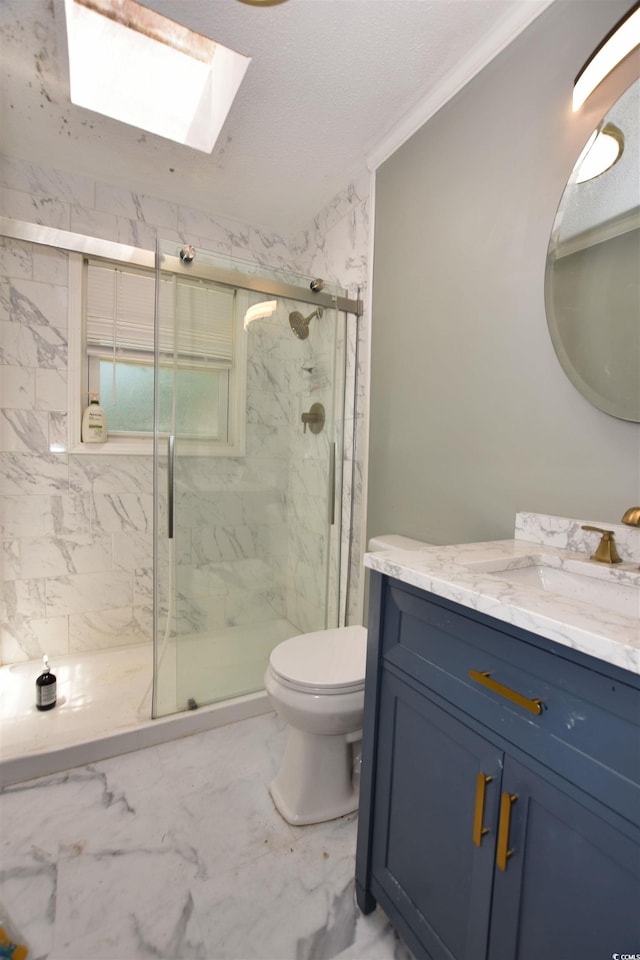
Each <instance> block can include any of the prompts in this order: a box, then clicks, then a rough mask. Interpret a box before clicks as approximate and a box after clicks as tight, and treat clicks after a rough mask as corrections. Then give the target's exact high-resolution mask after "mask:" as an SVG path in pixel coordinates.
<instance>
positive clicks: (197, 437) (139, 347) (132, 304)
mask: <svg viewBox="0 0 640 960" xmlns="http://www.w3.org/2000/svg"><path fill="white" fill-rule="evenodd" d="M81 272H82V277H81V280H82V291H83V295H82V298H81V302H82V304H83V311H82V312H83V323H82V324H81V329H82V330H83V336H82V338H81V339H82V348H81V358H80V363H79V371H80V377H79V380H80V388H81V389H80V395H81V397H82V402H81V409H84V407H85V406H86V403H87V399H88V395H89V394H90V393H96V394H98V396H99V398H100V404H101V406H102V407H103V408H104V410H105V413H106V416H107V425H108V431H109V439H108V441H107V444H105V448H103V449H107V450H108V452H109V453H112V452H113V453H117V452H121V451H122V452H150V450H151V440H152V436H153V404H154V352H155V345H154V312H155V296H156V290H155V275H154V272H153V271H152V270H147V269H144V268H138V267H133V266H130V265H127V264H116V263H112V262H107V261H95V260H88V259H84V260H83V261H82V264H81ZM244 299H246V294H245V293H244V292H243V291H238V290H235V289H233V288H232V287H226V286H222V285H220V284H216V283H213V282H211V281H208V280H203V279H200V278H198V277H184V276H178V275H175V274H173V275H172V274H163V275H162V277H161V279H160V286H159V292H158V313H159V335H158V340H159V342H158V360H159V373H158V399H159V428H160V432H161V433H163V434H170V433H173V434H176V435H177V436H178V437H180V439H181V440H184V441H187V445H188V444H191V445H193V446H194V452H199V450H200V449H203V450H206V452H208V453H221V454H222V453H225V454H234V455H238V454H241V453H242V452H243V449H242V446H243V436H242V433H243V423H244V386H245V377H244V363H245V360H244V346H245V343H244V337H243V336H242V334H241V321H240V327H239V324H238V318H239V317H241V316H242V313H241V312H240V311H241V308H242V307H243V306H244ZM75 419H76V420H77V417H76V418H75ZM75 439H76V443H77V441H79V434H78V435H77V436H76V438H75ZM203 445H204V447H203ZM73 446H74V445H72V447H73ZM134 446H135V449H134ZM76 449H77V447H76ZM80 449H82V447H80ZM91 452H92V453H93V452H96V447H95V446H93V447H92V448H91Z"/></svg>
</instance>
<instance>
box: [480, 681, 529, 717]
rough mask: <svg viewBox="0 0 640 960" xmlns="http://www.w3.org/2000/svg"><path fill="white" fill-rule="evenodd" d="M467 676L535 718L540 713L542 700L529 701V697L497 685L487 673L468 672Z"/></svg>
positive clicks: (502, 685) (500, 684)
mask: <svg viewBox="0 0 640 960" xmlns="http://www.w3.org/2000/svg"><path fill="white" fill-rule="evenodd" d="M469 676H470V677H471V679H472V680H475V681H476V683H481V684H482V686H483V687H488V688H489V690H493V692H494V693H499V694H500V696H501V697H506V698H507V700H511V702H512V703H516V704H517V705H518V706H519V707H524V709H525V710H529V712H530V713H535V714H536V716H539V715H540V714H541V713H542V700H540V699H536V700H530V699H529V697H523V696H522V694H521V693H517V692H516V691H515V690H512V689H511V688H510V687H505V686H504V684H502V683H498V681H497V680H492V679H491V675H490V674H489V673H488V672H486V671H485V672H484V673H480V671H479V670H469Z"/></svg>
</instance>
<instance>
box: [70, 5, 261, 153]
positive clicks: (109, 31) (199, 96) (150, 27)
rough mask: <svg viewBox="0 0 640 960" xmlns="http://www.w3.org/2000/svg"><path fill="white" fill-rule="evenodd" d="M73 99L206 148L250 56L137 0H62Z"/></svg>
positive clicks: (208, 149)
mask: <svg viewBox="0 0 640 960" xmlns="http://www.w3.org/2000/svg"><path fill="white" fill-rule="evenodd" d="M64 8H65V15H66V23H67V39H68V47H69V80H70V96H71V102H72V103H75V104H76V105H77V106H79V107H86V108H87V109H88V110H93V111H95V112H96V113H101V114H103V115H104V116H107V117H113V118H114V119H115V120H120V121H121V122H122V123H128V124H130V125H131V126H134V127H138V128H139V129H141V130H148V131H149V132H150V133H155V134H158V135H159V136H161V137H166V138H167V139H169V140H174V141H176V142H177V143H182V144H184V145H186V146H189V147H194V148H195V149H196V150H202V151H203V152H204V153H210V152H211V151H212V150H213V147H214V145H215V142H216V139H217V137H218V134H219V133H220V130H221V129H222V125H223V123H224V121H225V120H226V117H227V114H228V112H229V110H230V108H231V104H232V102H233V99H234V97H235V95H236V93H237V91H238V87H239V86H240V83H241V82H242V78H243V77H244V75H245V72H246V69H247V67H248V66H249V63H250V60H251V58H250V57H244V56H242V55H241V54H239V53H235V51H233V50H230V49H229V48H228V47H223V46H222V45H221V44H219V43H216V41H215V40H211V39H210V38H209V37H204V36H202V35H201V34H198V33H194V32H193V31H192V30H189V29H187V27H184V26H182V25H181V24H179V23H175V21H173V20H169V19H168V18H167V17H163V16H161V15H160V14H159V13H156V12H155V11H154V10H150V9H148V8H147V7H144V6H143V5H142V4H140V3H137V2H136V0H64Z"/></svg>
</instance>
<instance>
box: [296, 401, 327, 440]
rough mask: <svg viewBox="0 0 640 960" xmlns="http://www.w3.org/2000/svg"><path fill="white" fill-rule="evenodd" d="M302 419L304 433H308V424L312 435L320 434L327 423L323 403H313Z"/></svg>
mask: <svg viewBox="0 0 640 960" xmlns="http://www.w3.org/2000/svg"><path fill="white" fill-rule="evenodd" d="M300 419H301V420H302V422H303V423H304V431H303V432H304V433H306V432H307V424H309V429H310V430H311V433H320V431H321V430H322V428H323V427H324V421H325V413H324V407H323V406H322V404H321V403H312V404H311V406H310V408H309V411H308V412H307V413H303V414H302V416H301V417H300Z"/></svg>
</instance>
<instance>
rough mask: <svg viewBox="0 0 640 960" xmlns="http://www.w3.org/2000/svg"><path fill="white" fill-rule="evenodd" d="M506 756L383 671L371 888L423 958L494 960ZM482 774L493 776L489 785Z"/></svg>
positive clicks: (434, 959)
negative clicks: (490, 954) (492, 924)
mask: <svg viewBox="0 0 640 960" xmlns="http://www.w3.org/2000/svg"><path fill="white" fill-rule="evenodd" d="M501 762H502V754H501V752H500V751H499V750H498V749H497V748H496V747H495V746H493V745H492V744H490V743H489V742H488V741H486V740H484V738H483V737H481V736H479V735H478V734H476V733H474V732H473V731H472V730H471V729H470V728H469V727H467V726H466V725H464V724H463V723H460V722H459V721H458V720H456V719H455V718H454V717H452V716H451V715H450V714H448V713H447V712H446V711H445V710H443V709H441V708H440V707H438V706H437V705H436V704H434V703H432V702H431V701H430V700H428V699H427V698H426V697H425V696H424V694H420V693H418V692H416V690H415V689H414V688H413V687H411V686H409V685H408V684H405V683H403V682H402V681H401V680H399V679H398V678H397V677H395V676H393V675H391V674H389V673H388V672H387V671H384V672H383V677H382V681H381V690H380V725H379V740H378V756H377V769H376V787H375V790H376V800H375V810H374V817H373V842H372V877H371V890H372V892H373V894H374V896H375V897H376V899H377V900H378V901H379V902H380V904H381V906H382V907H383V908H384V910H385V911H386V913H387V914H388V916H389V917H390V919H391V921H392V922H393V923H395V924H396V925H397V926H398V929H399V930H400V932H401V933H403V934H404V936H405V937H406V938H407V940H408V942H409V944H410V946H411V947H412V949H413V950H414V952H415V953H416V956H418V957H423V956H424V957H431V958H433V960H445V958H446V960H450V958H456V960H480V958H484V957H486V950H487V940H488V926H489V911H490V901H491V888H492V876H493V869H494V859H495V844H496V835H495V824H496V823H497V813H498V800H499V794H500V775H501ZM478 774H484V775H486V776H487V777H490V778H491V779H490V780H489V781H488V782H486V783H485V782H484V781H481V782H480V784H479V783H478ZM483 803H484V809H483V811H482V822H481V823H480V818H479V816H480V812H481V811H480V806H481V805H482V804H483ZM476 812H477V815H478V819H477V820H476ZM474 821H475V823H476V840H478V841H479V846H478V845H477V843H476V842H474ZM485 830H486V831H487V832H484V831H485ZM407 928H408V929H407ZM423 948H424V949H423Z"/></svg>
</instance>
